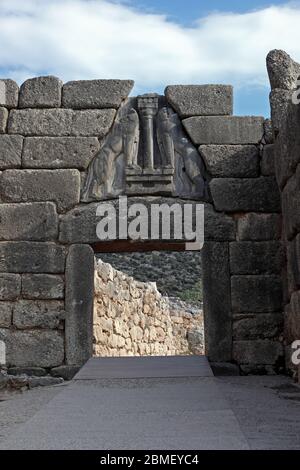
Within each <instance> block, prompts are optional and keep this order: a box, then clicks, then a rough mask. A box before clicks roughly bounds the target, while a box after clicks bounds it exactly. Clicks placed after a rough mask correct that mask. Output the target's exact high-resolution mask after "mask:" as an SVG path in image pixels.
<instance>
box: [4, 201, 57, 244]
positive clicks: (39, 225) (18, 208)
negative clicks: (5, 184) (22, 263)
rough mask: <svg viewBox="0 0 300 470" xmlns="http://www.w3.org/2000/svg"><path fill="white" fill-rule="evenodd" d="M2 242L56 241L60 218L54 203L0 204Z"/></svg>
mask: <svg viewBox="0 0 300 470" xmlns="http://www.w3.org/2000/svg"><path fill="white" fill-rule="evenodd" d="M0 220H1V224H0V241H3V240H8V241H9V240H11V241H13V240H30V241H47V240H55V239H56V238H57V236H58V216H57V212H56V207H55V204H54V203H53V202H45V203H44V202H36V203H24V204H0Z"/></svg>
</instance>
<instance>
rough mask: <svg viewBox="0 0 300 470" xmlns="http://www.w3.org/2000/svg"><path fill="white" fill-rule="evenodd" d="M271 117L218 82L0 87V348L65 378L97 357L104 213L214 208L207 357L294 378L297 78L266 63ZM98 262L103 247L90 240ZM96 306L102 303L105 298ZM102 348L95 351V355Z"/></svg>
mask: <svg viewBox="0 0 300 470" xmlns="http://www.w3.org/2000/svg"><path fill="white" fill-rule="evenodd" d="M267 65H268V72H269V76H270V82H271V88H272V91H271V95H270V103H271V120H269V119H264V118H263V117H252V116H233V115H232V110H233V98H232V94H233V90H232V87H230V86H225V85H191V86H181V85H172V86H168V87H167V88H166V90H165V95H164V96H158V95H155V94H151V93H150V94H146V95H142V96H138V97H136V98H135V97H130V98H128V95H129V93H130V91H131V89H132V87H133V82H132V81H130V80H128V81H126V80H91V81H74V82H68V83H66V84H63V83H62V82H61V81H60V80H59V79H58V78H56V77H53V76H48V77H37V78H33V79H30V80H27V81H26V82H25V83H23V84H22V85H21V87H20V89H19V87H18V85H17V84H16V83H15V82H14V81H12V80H1V81H0V170H1V175H0V200H1V203H0V218H1V225H0V299H1V304H0V341H2V342H3V343H4V344H5V347H6V367H7V368H8V370H9V371H14V373H18V372H19V373H20V372H22V371H24V370H26V371H27V372H29V373H34V374H40V375H43V374H48V373H51V374H53V375H56V376H57V375H59V376H62V377H63V376H65V377H66V376H70V371H72V370H76V368H78V367H80V366H81V365H82V364H84V362H85V361H86V360H87V359H88V358H89V357H90V356H91V355H92V353H93V304H94V273H95V256H94V249H95V244H96V243H97V242H99V240H98V239H97V236H96V225H97V216H96V207H97V205H98V204H101V203H104V202H105V201H107V200H115V201H116V200H117V197H118V196H119V195H127V196H128V201H129V204H131V203H134V202H143V203H145V204H148V205H149V204H151V203H152V202H164V203H166V204H169V205H171V204H173V203H174V201H176V202H178V203H179V204H183V203H184V202H185V201H187V200H188V201H191V202H194V203H196V202H199V201H202V202H203V203H204V204H205V245H204V248H203V250H202V270H203V294H204V327H205V348H206V350H205V353H206V354H207V356H208V358H209V359H210V361H211V362H215V363H230V364H232V365H233V366H234V367H236V368H238V369H239V371H240V372H241V373H244V374H248V373H270V374H272V373H278V372H280V371H284V370H288V371H290V372H292V373H294V374H296V372H297V367H296V366H295V365H294V364H292V363H291V361H290V358H291V350H292V349H291V346H292V344H293V341H294V340H296V339H300V219H299V218H300V173H299V168H300V166H299V163H300V144H299V142H300V140H299V139H300V137H299V136H300V133H299V126H300V113H299V109H300V108H299V105H296V104H293V103H292V100H291V95H292V93H293V90H294V89H295V88H296V86H297V83H296V82H297V78H298V75H300V66H299V65H298V64H296V63H294V62H293V61H292V60H291V59H290V58H289V56H287V54H285V53H284V52H282V51H272V52H271V53H270V54H269V55H268V58H267ZM97 247H98V248H97V251H98V254H99V250H100V252H101V248H100V249H99V243H97ZM98 295H99V294H98ZM99 351H100V350H99Z"/></svg>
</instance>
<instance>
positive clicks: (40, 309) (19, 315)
mask: <svg viewBox="0 0 300 470" xmlns="http://www.w3.org/2000/svg"><path fill="white" fill-rule="evenodd" d="M64 318H65V312H64V303H63V302H61V301H59V300H50V301H44V300H19V301H18V302H16V303H15V306H14V309H13V324H14V326H15V327H16V328H18V329H20V330H21V329H25V328H45V329H53V328H58V327H59V324H60V321H61V320H63V319H64Z"/></svg>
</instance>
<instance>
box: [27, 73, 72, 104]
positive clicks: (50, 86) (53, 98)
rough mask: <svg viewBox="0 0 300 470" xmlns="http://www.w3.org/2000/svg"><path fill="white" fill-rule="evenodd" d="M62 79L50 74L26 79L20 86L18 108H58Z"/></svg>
mask: <svg viewBox="0 0 300 470" xmlns="http://www.w3.org/2000/svg"><path fill="white" fill-rule="evenodd" d="M62 85H63V83H62V81H61V80H60V79H59V78H57V77H53V76H52V75H49V76H46V77H35V78H30V79H29V80H26V81H25V82H24V83H23V84H22V85H21V88H20V99H19V107H20V108H58V107H59V106H60V105H61V89H62Z"/></svg>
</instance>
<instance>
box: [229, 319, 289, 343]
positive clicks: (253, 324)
mask: <svg viewBox="0 0 300 470" xmlns="http://www.w3.org/2000/svg"><path fill="white" fill-rule="evenodd" d="M236 317H237V318H236ZM282 331H283V315H282V314H281V313H265V314H263V313H260V314H253V315H251V314H249V315H245V314H243V315H239V316H235V317H234V322H233V339H234V340H245V339H246V340H251V339H252V340H253V339H259V338H261V339H266V338H276V337H277V338H278V337H279V336H280V335H281V334H282Z"/></svg>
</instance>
